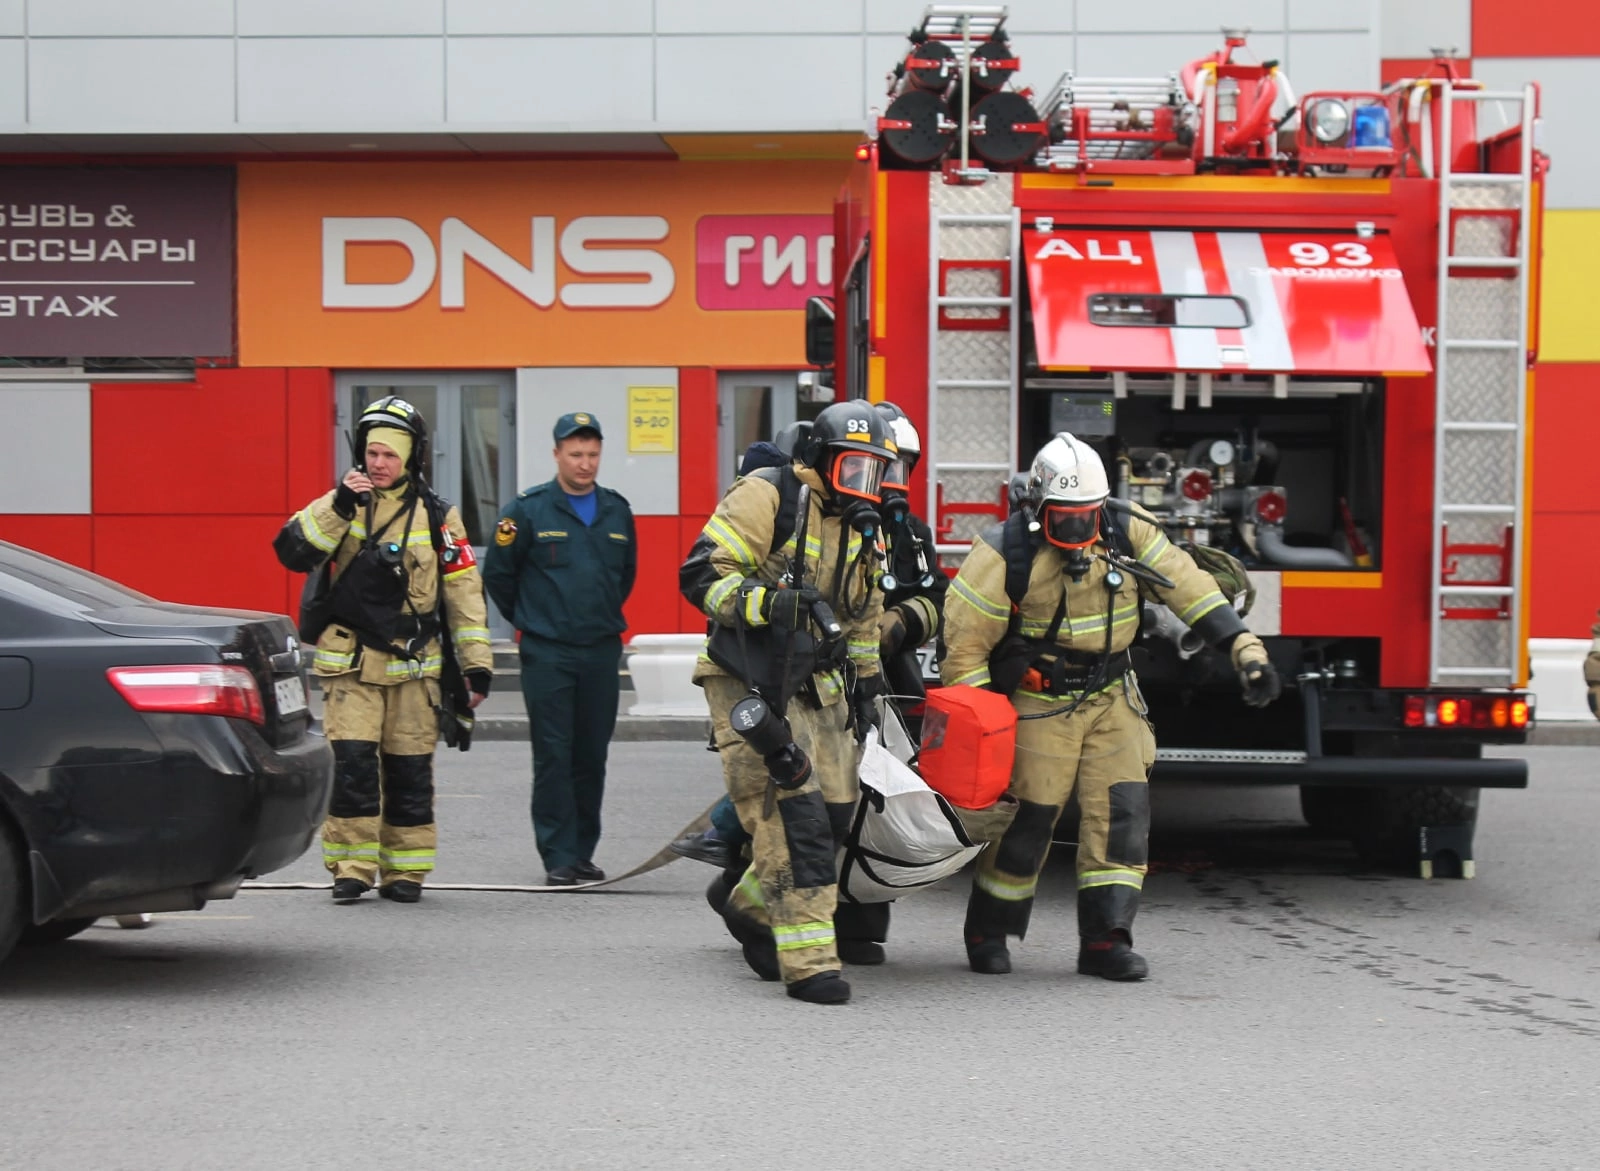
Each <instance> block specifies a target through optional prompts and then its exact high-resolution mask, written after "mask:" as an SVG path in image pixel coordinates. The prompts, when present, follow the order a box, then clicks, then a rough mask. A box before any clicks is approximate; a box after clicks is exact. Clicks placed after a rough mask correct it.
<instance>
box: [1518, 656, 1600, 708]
mask: <svg viewBox="0 0 1600 1171" xmlns="http://www.w3.org/2000/svg"><path fill="white" fill-rule="evenodd" d="M1591 645H1593V644H1592V643H1590V641H1589V640H1588V639H1586V638H1530V639H1529V640H1528V660H1529V668H1530V669H1531V671H1532V672H1533V678H1532V679H1531V680H1529V682H1528V690H1529V691H1531V692H1533V693H1534V695H1535V696H1537V697H1538V704H1537V706H1536V707H1535V708H1534V713H1535V716H1536V718H1537V719H1538V721H1539V723H1541V724H1549V723H1559V722H1562V721H1568V720H1584V721H1588V720H1592V719H1594V716H1593V714H1592V713H1590V711H1589V689H1588V688H1587V687H1586V686H1584V682H1583V659H1584V656H1585V655H1587V654H1588V653H1589V647H1590V646H1591Z"/></svg>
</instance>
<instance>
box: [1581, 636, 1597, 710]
mask: <svg viewBox="0 0 1600 1171" xmlns="http://www.w3.org/2000/svg"><path fill="white" fill-rule="evenodd" d="M1589 633H1590V634H1592V635H1594V645H1593V646H1592V647H1590V648H1589V653H1588V654H1587V655H1586V656H1585V657H1584V660H1583V682H1584V683H1585V685H1587V686H1588V688H1589V710H1590V711H1591V712H1593V713H1594V715H1595V718H1596V719H1600V622H1596V623H1595V624H1594V625H1593V626H1592V627H1590V629H1589Z"/></svg>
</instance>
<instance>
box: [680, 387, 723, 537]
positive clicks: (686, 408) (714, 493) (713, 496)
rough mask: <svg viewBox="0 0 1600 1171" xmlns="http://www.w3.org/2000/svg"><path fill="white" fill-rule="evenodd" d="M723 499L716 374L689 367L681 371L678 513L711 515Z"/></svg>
mask: <svg viewBox="0 0 1600 1171" xmlns="http://www.w3.org/2000/svg"><path fill="white" fill-rule="evenodd" d="M721 496H722V485H721V484H718V483H717V372H716V371H715V370H707V369H705V368H704V367H699V366H696V367H687V368H685V369H682V370H680V371H678V512H679V513H680V514H683V515H688V516H693V515H695V514H698V513H706V514H707V515H709V514H710V513H711V511H712V510H713V509H714V508H716V506H717V501H718V499H720V498H721ZM702 523H704V522H702Z"/></svg>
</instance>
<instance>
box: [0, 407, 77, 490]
mask: <svg viewBox="0 0 1600 1171" xmlns="http://www.w3.org/2000/svg"><path fill="white" fill-rule="evenodd" d="M0 419H4V420H5V426H3V427H0V513H26V514H29V515H38V514H40V513H78V514H83V513H87V512H88V511H89V506H90V491H89V488H90V481H89V476H90V471H89V468H90V464H89V458H90V456H89V452H90V447H89V384H88V383H86V382H84V383H76V382H66V383H31V384H30V383H7V384H5V385H3V386H0Z"/></svg>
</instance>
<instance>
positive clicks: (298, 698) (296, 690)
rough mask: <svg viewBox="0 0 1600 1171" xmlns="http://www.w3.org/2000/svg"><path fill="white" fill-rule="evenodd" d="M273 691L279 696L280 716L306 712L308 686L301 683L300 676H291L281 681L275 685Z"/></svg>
mask: <svg viewBox="0 0 1600 1171" xmlns="http://www.w3.org/2000/svg"><path fill="white" fill-rule="evenodd" d="M272 689H273V691H275V692H276V693H277V695H278V714H279V715H280V716H292V715H294V714H295V713H296V712H303V711H305V710H306V685H305V684H304V683H302V682H301V681H300V676H298V675H291V676H289V678H287V679H279V680H277V681H276V682H274V683H273V685H272Z"/></svg>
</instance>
